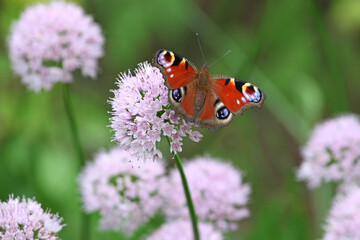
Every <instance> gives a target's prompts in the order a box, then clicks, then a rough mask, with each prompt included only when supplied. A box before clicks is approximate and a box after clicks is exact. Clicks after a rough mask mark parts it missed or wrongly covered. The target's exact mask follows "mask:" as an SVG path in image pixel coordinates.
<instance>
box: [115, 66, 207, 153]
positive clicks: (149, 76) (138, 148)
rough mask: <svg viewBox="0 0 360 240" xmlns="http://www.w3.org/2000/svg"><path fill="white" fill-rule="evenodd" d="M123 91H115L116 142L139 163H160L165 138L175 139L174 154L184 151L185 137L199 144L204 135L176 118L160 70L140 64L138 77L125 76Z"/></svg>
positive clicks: (122, 81) (172, 144) (120, 86)
mask: <svg viewBox="0 0 360 240" xmlns="http://www.w3.org/2000/svg"><path fill="white" fill-rule="evenodd" d="M117 85H118V86H119V89H116V90H113V93H114V95H115V96H114V97H113V98H112V99H111V100H110V103H111V105H112V110H113V112H112V114H113V117H112V118H111V127H112V129H113V130H114V131H115V137H114V139H115V140H116V141H117V142H119V143H120V145H121V146H122V147H124V148H125V149H126V150H128V151H130V152H131V154H132V155H133V156H134V157H135V158H136V159H141V160H149V159H150V160H157V159H161V158H162V153H161V152H160V151H159V150H158V149H157V147H156V144H157V143H158V142H159V141H160V140H161V136H162V135H163V136H168V137H170V138H171V139H172V142H171V148H170V151H172V152H174V153H178V152H181V151H182V148H181V145H182V139H183V137H185V136H189V138H190V139H191V140H193V141H195V142H198V141H200V139H201V137H202V135H201V134H200V133H199V132H198V131H192V130H191V128H192V126H193V124H191V123H186V122H185V121H182V120H181V119H180V118H178V117H175V113H174V111H172V110H170V105H169V99H168V91H169V90H168V88H167V87H166V86H165V83H164V78H163V76H162V74H161V72H160V70H159V69H158V68H156V67H153V66H151V65H150V64H149V63H147V62H144V63H140V64H139V67H138V68H137V69H136V70H135V75H132V74H131V72H130V71H129V72H128V73H122V74H120V75H119V79H118V82H117Z"/></svg>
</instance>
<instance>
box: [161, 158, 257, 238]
mask: <svg viewBox="0 0 360 240" xmlns="http://www.w3.org/2000/svg"><path fill="white" fill-rule="evenodd" d="M184 171H185V174H186V176H187V180H188V183H189V188H190V192H191V195H192V199H193V202H194V206H195V211H196V214H197V215H198V217H199V218H200V220H201V221H203V222H211V223H213V224H214V225H215V226H216V227H217V228H218V229H220V230H222V231H227V230H235V229H236V228H237V223H236V222H237V221H239V220H241V219H243V218H245V217H247V216H248V215H249V211H248V209H247V207H246V206H245V205H246V204H247V203H248V200H249V194H250V187H249V185H248V184H244V183H243V181H242V176H241V173H240V171H239V170H236V169H235V168H234V167H233V166H231V165H230V164H228V163H224V162H221V160H220V159H212V158H209V157H198V158H196V159H194V160H193V161H190V162H187V163H185V164H184ZM163 191H164V192H163V195H164V197H165V198H166V199H167V204H168V206H167V207H166V208H165V212H166V215H167V216H168V217H169V218H177V217H181V218H183V219H184V218H185V219H188V216H189V215H188V211H189V210H188V208H187V205H186V199H185V195H184V191H183V186H182V182H181V178H180V175H179V173H178V171H176V170H173V171H172V172H171V174H170V177H169V180H168V184H167V185H166V186H164V188H163Z"/></svg>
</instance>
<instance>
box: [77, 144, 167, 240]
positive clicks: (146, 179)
mask: <svg viewBox="0 0 360 240" xmlns="http://www.w3.org/2000/svg"><path fill="white" fill-rule="evenodd" d="M130 159H131V156H130V154H129V153H128V152H127V151H125V150H123V149H120V148H114V149H112V150H110V151H109V152H105V151H102V152H100V153H99V154H97V156H96V157H95V159H94V161H92V162H89V163H88V164H87V165H86V166H85V168H84V169H83V171H82V172H81V174H80V176H79V179H78V182H79V184H80V192H81V195H82V199H83V203H84V208H85V211H86V212H88V213H90V212H95V211H98V212H99V213H100V216H101V219H100V229H103V230H121V231H123V232H124V233H126V234H128V235H131V234H132V233H133V232H134V231H135V230H136V229H137V228H138V227H139V226H140V225H141V224H142V223H144V222H146V221H147V220H148V219H149V218H151V217H152V216H153V215H154V214H155V213H156V212H157V211H158V209H159V208H160V207H161V206H162V204H163V201H162V198H161V197H160V195H159V194H158V188H159V187H161V185H162V182H163V181H164V178H163V175H164V167H163V165H162V164H161V163H160V162H148V163H147V164H143V165H142V166H141V167H133V166H132V164H131V163H129V161H130Z"/></svg>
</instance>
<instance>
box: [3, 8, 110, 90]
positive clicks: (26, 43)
mask: <svg viewBox="0 0 360 240" xmlns="http://www.w3.org/2000/svg"><path fill="white" fill-rule="evenodd" d="M103 43H104V38H103V36H102V33H101V29H100V27H99V25H98V24H96V23H95V22H94V20H93V18H92V17H91V16H89V15H85V13H84V11H83V9H82V8H81V7H79V6H77V5H75V4H74V3H67V2H61V1H59V2H56V1H54V2H50V3H48V4H42V3H41V4H40V3H39V4H35V5H33V6H30V7H28V8H27V9H26V10H25V11H24V12H23V13H22V14H21V16H20V19H19V20H18V21H17V22H15V23H14V24H13V26H12V29H11V34H10V37H9V39H8V45H9V52H10V59H11V62H12V65H13V69H14V71H15V73H16V74H17V75H19V76H20V77H21V79H22V81H23V82H24V83H25V84H26V85H28V87H29V88H30V89H32V90H35V91H40V90H41V89H45V90H49V89H50V88H52V86H53V85H54V83H56V82H71V81H72V79H73V77H72V72H73V71H74V70H77V69H80V70H81V73H82V75H83V76H87V77H91V78H95V77H96V73H97V67H98V59H99V58H100V57H102V55H103V49H102V47H103Z"/></svg>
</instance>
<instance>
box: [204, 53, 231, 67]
mask: <svg viewBox="0 0 360 240" xmlns="http://www.w3.org/2000/svg"><path fill="white" fill-rule="evenodd" d="M229 53H231V50H229V51H227V52H226V53H225V54H224V55H223V56H222V57H220V58H218V59H217V60H216V61H215V62H213V63H212V64H210V66H209V68H210V67H211V66H213V65H214V64H215V63H217V62H218V61H220V60H221V59H223V58H224V57H225V56H226V55H228V54H229Z"/></svg>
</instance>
